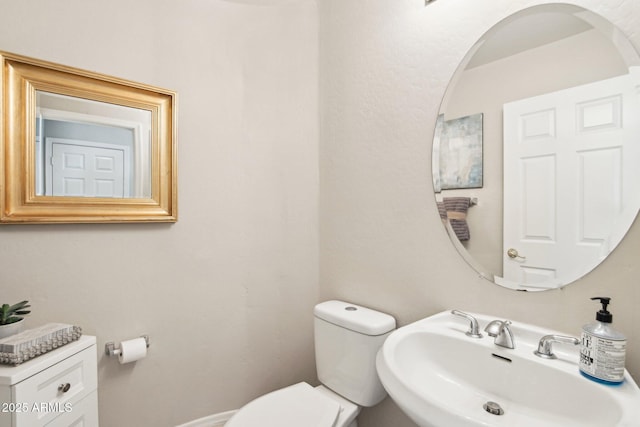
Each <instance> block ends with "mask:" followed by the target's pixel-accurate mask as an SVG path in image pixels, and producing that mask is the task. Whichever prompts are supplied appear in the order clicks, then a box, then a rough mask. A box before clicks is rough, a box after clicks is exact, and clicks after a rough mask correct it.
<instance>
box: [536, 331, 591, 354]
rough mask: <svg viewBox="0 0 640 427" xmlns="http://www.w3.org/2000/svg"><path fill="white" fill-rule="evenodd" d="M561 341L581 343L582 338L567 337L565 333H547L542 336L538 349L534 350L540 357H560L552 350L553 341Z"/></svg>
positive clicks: (574, 343)
mask: <svg viewBox="0 0 640 427" xmlns="http://www.w3.org/2000/svg"><path fill="white" fill-rule="evenodd" d="M554 342H561V343H565V344H573V345H578V344H580V340H579V339H578V338H575V337H567V336H564V335H545V336H543V337H542V338H540V342H539V343H538V349H537V350H536V351H534V352H533V354H535V355H536V356H538V357H542V358H544V359H557V358H558V357H557V356H556V355H555V354H553V351H551V343H554Z"/></svg>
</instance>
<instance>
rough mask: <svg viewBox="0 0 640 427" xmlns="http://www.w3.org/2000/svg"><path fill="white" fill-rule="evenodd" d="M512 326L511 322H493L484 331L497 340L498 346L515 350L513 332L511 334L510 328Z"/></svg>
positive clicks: (495, 341)
mask: <svg viewBox="0 0 640 427" xmlns="http://www.w3.org/2000/svg"><path fill="white" fill-rule="evenodd" d="M510 324H511V321H510V320H505V321H501V320H493V321H491V322H490V323H489V324H488V325H487V327H486V328H484V331H485V332H486V333H487V335H489V336H490V337H494V338H495V340H494V343H495V344H496V345H499V346H500V347H505V348H515V345H514V343H513V332H511V328H510V327H509V325H510Z"/></svg>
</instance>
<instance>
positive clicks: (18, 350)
mask: <svg viewBox="0 0 640 427" xmlns="http://www.w3.org/2000/svg"><path fill="white" fill-rule="evenodd" d="M81 335H82V328H80V327H79V326H73V325H67V324H64V323H47V324H46V325H43V326H40V327H38V328H34V329H27V330H26V331H23V332H20V333H19V334H15V335H11V336H9V337H6V338H3V339H0V363H4V364H10V365H19V364H20V363H22V362H26V361H27V360H29V359H33V358H34V357H37V356H40V355H41V354H44V353H47V352H49V351H51V350H53V349H56V348H58V347H61V346H63V345H65V344H68V343H70V342H72V341H75V340H77V339H79V338H80V336H81Z"/></svg>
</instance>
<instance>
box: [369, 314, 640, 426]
mask: <svg viewBox="0 0 640 427" xmlns="http://www.w3.org/2000/svg"><path fill="white" fill-rule="evenodd" d="M470 314H471V315H472V316H473V317H475V318H476V319H477V320H478V323H479V324H480V330H481V331H482V329H483V328H484V327H485V326H486V325H487V324H488V323H489V322H490V321H492V320H495V319H500V318H499V317H496V316H486V315H482V314H476V313H470ZM468 329H469V321H468V320H466V319H464V318H461V317H459V316H454V315H453V314H451V313H450V312H449V311H446V312H442V313H439V314H436V315H434V316H431V317H427V318H426V319H423V320H420V321H417V322H415V323H412V324H410V325H407V326H404V327H402V328H400V329H398V330H396V331H394V332H393V333H392V334H391V335H390V336H389V338H387V340H386V341H385V343H384V345H383V347H382V348H381V349H380V351H379V353H378V357H377V360H376V366H377V369H378V374H379V376H380V379H381V381H382V384H383V385H384V387H385V389H386V390H387V392H388V393H389V396H391V398H392V399H393V400H394V401H395V402H396V403H397V404H398V406H399V407H400V408H401V409H402V410H403V411H404V412H405V413H406V414H407V415H408V416H409V417H410V418H411V419H412V420H413V421H414V422H416V423H417V424H418V425H419V426H421V427H471V426H483V427H491V426H495V427H536V426H539V427H590V426H593V427H603V426H607V427H614V426H619V427H622V426H626V427H638V426H640V389H639V388H638V386H637V385H636V383H635V382H634V380H633V378H631V376H630V375H629V373H628V372H625V380H624V382H623V383H622V384H621V385H618V386H609V385H604V384H599V383H596V382H594V381H591V380H589V379H587V378H585V377H583V376H582V375H581V374H580V373H579V371H578V356H579V347H578V346H573V345H568V344H561V343H553V353H555V355H556V356H557V359H543V358H541V357H538V356H536V355H534V354H533V352H534V350H536V349H537V348H538V342H539V340H540V338H541V337H543V336H545V335H550V334H556V335H567V334H566V333H562V332H557V331H553V330H550V329H544V328H540V327H537V326H533V325H528V324H525V323H519V322H515V321H513V323H512V324H511V330H512V332H513V336H514V341H515V348H514V349H507V348H503V347H499V346H497V345H495V343H494V338H492V337H489V336H488V335H487V334H486V333H484V332H483V337H482V338H479V339H476V338H471V337H469V336H467V335H465V332H466V331H467V330H468ZM487 402H494V403H497V404H498V405H499V407H500V408H501V409H502V411H503V413H502V414H501V415H497V414H494V413H490V412H489V411H488V410H487V409H485V408H484V406H485V404H487ZM490 405H491V404H490ZM490 408H491V407H490ZM494 412H496V411H494Z"/></svg>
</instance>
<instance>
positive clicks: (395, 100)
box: [318, 0, 640, 427]
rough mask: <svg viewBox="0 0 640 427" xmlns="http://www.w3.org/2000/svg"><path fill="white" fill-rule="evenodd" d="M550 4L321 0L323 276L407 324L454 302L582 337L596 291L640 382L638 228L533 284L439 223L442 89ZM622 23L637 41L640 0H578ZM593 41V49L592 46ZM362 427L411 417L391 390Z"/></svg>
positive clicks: (324, 284) (340, 293) (382, 426)
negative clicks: (571, 276)
mask: <svg viewBox="0 0 640 427" xmlns="http://www.w3.org/2000/svg"><path fill="white" fill-rule="evenodd" d="M542 3H549V2H543V1H531V0H492V1H471V0H438V1H436V2H434V3H432V4H430V5H429V6H427V7H425V6H424V2H423V1H422V0H398V1H384V0H379V1H371V2H366V5H365V4H363V2H361V1H357V0H323V1H320V2H319V3H318V4H319V8H320V31H321V33H320V41H321V49H320V58H321V61H320V64H321V85H320V93H321V98H322V102H321V105H322V111H321V116H322V122H321V134H322V138H321V141H322V142H321V153H320V159H321V163H320V170H321V180H320V206H321V210H320V212H321V218H320V236H321V239H320V240H321V250H320V272H321V275H320V287H321V292H322V294H321V295H322V296H324V297H339V298H343V299H345V300H352V301H353V302H356V303H360V304H363V305H366V306H370V307H373V308H377V309H380V310H383V311H387V312H389V313H391V314H392V315H394V316H396V317H397V319H398V321H399V323H400V325H404V324H407V323H409V322H412V321H415V320H418V319H421V318H423V317H425V316H428V315H431V314H434V313H436V312H439V311H442V310H445V309H452V308H457V309H460V310H469V311H476V312H482V313H489V314H495V315H496V316H497V317H499V318H511V319H515V320H519V321H525V322H530V323H536V324H539V325H543V326H548V327H552V328H555V329H558V330H561V331H566V332H567V333H572V334H579V333H580V328H581V326H582V325H583V324H584V323H586V322H590V321H592V319H593V317H594V313H595V311H596V309H597V306H594V303H593V302H591V301H589V297H592V296H595V295H596V294H598V295H599V294H606V295H609V296H611V297H612V298H613V302H612V307H611V308H612V310H613V312H614V317H615V319H614V324H615V326H616V327H617V328H618V329H620V330H622V331H623V332H625V333H626V334H627V335H628V339H629V345H628V353H627V367H628V369H629V370H630V371H631V373H632V375H634V376H635V378H636V379H640V333H639V332H638V328H637V325H639V324H640V312H639V311H638V309H637V307H638V305H639V303H640V288H639V287H638V286H637V283H638V275H639V273H640V268H639V267H638V263H637V254H638V251H639V250H640V228H639V227H638V226H637V225H634V226H633V227H632V229H631V230H630V232H629V234H628V235H627V237H626V238H625V240H624V241H623V242H622V244H621V245H620V246H619V247H618V248H617V249H616V250H615V251H614V252H613V254H612V255H611V256H610V257H609V258H608V259H607V260H606V261H605V262H604V263H603V264H601V266H600V267H599V268H598V269H597V270H595V271H594V272H592V273H590V274H589V275H587V276H586V277H584V278H582V279H581V280H579V281H578V282H577V283H574V284H572V285H569V286H568V287H566V288H564V289H562V290H556V291H547V292H543V293H535V294H530V293H529V294H526V293H522V292H516V291H510V290H506V289H502V288H500V287H498V286H496V285H493V284H490V283H488V282H487V281H485V280H483V279H480V278H479V277H478V276H477V274H476V273H475V271H474V270H473V269H471V268H470V267H469V266H468V265H466V264H465V262H464V261H463V260H462V259H461V258H460V257H459V255H458V253H457V252H456V251H455V249H454V248H453V246H452V245H451V243H450V242H449V239H448V237H447V235H446V234H445V231H444V229H443V227H442V224H441V222H440V218H439V216H438V214H437V210H436V205H435V201H434V193H433V189H432V185H431V140H432V135H433V130H434V127H435V122H436V117H437V113H438V109H439V106H440V102H441V99H442V96H443V94H444V91H445V89H446V87H447V84H448V82H449V79H450V78H451V77H452V75H453V73H454V71H455V69H456V67H457V65H458V64H459V62H460V61H461V60H462V58H463V57H464V55H465V54H466V53H467V51H468V50H469V49H470V48H471V46H473V44H474V43H475V41H476V40H477V39H478V38H479V37H480V36H481V35H482V34H483V33H484V32H485V31H487V30H488V29H489V28H491V27H492V26H493V25H495V24H496V23H497V22H499V21H500V20H501V19H503V18H505V17H506V16H508V15H510V14H512V13H514V12H517V11H519V10H521V9H523V8H526V7H528V6H533V5H537V4H542ZM570 3H572V4H576V5H580V6H583V7H586V8H589V9H591V10H593V11H595V12H597V13H599V14H600V15H602V16H604V17H605V18H607V19H608V20H610V21H612V22H613V23H615V24H616V25H617V26H618V27H619V28H620V29H621V30H622V32H623V33H624V34H626V35H627V36H628V37H629V38H630V39H631V41H632V43H633V44H634V45H635V47H636V49H637V48H639V47H640V34H639V33H638V31H637V29H638V28H640V3H639V2H637V1H634V0H619V1H607V2H601V1H597V0H580V1H571V2H570ZM586 48H588V46H585V49H586ZM361 424H362V425H363V426H364V427H386V426H391V425H393V426H394V427H399V426H402V427H404V426H407V427H408V426H413V423H412V422H411V421H409V420H408V419H407V418H406V417H405V416H404V415H403V414H402V413H401V412H400V411H399V409H397V407H396V406H395V405H394V404H393V402H391V401H390V400H389V399H387V400H386V401H385V402H384V403H383V404H381V405H379V406H378V407H376V408H373V409H366V410H364V411H363V414H362V415H361Z"/></svg>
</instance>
